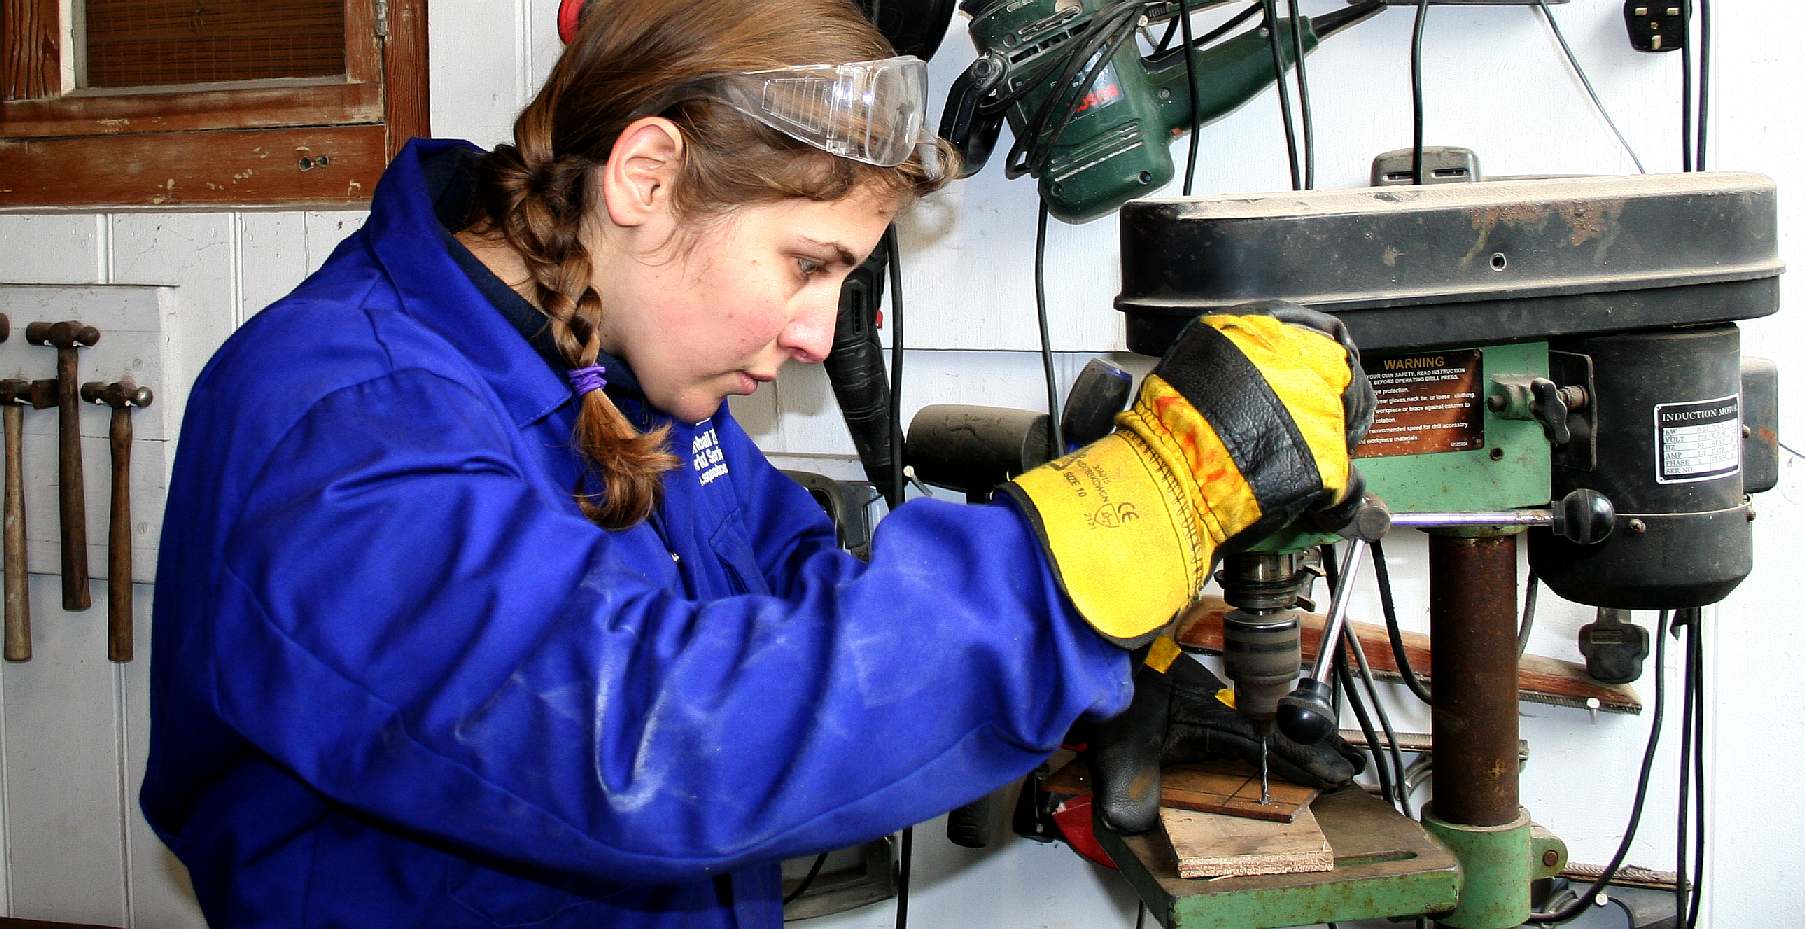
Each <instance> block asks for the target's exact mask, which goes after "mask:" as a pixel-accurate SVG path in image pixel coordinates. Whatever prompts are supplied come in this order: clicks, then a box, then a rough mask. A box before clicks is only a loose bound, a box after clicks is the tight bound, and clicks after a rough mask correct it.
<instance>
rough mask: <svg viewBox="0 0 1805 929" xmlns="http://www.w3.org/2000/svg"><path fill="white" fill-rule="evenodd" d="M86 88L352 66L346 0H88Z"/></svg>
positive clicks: (305, 73)
mask: <svg viewBox="0 0 1805 929" xmlns="http://www.w3.org/2000/svg"><path fill="white" fill-rule="evenodd" d="M85 5H86V10H85V15H86V27H87V37H86V47H85V52H86V68H87V71H86V79H85V80H84V81H83V85H84V86H87V87H142V86H147V85H153V84H198V83H202V82H206V81H253V80H263V79H266V78H277V77H325V76H330V75H335V74H343V73H344V72H345V4H344V0H87V2H86V4H85Z"/></svg>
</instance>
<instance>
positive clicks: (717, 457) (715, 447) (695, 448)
mask: <svg viewBox="0 0 1805 929" xmlns="http://www.w3.org/2000/svg"><path fill="white" fill-rule="evenodd" d="M689 463H690V466H691V467H693V468H695V469H696V478H697V480H699V481H700V482H701V484H702V486H704V487H707V486H708V484H709V483H710V482H711V481H713V480H714V479H715V478H717V477H724V476H726V474H727V459H726V457H725V456H724V455H722V454H721V443H720V442H719V441H717V440H716V439H715V436H714V430H713V429H709V430H707V431H704V432H698V433H696V438H695V440H694V441H692V442H690V444H689Z"/></svg>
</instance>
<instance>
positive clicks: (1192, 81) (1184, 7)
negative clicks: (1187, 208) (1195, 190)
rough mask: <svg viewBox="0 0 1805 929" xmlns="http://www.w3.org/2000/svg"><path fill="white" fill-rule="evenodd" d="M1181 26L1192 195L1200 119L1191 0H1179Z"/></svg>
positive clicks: (1187, 185)
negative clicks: (1192, 34) (1187, 109)
mask: <svg viewBox="0 0 1805 929" xmlns="http://www.w3.org/2000/svg"><path fill="white" fill-rule="evenodd" d="M1178 22H1179V28H1180V29H1182V30H1183V31H1184V37H1185V100H1186V101H1188V102H1189V103H1190V105H1191V139H1190V146H1189V148H1188V149H1187V151H1186V154H1185V183H1184V195H1185V196H1187V197H1189V196H1190V195H1191V181H1192V180H1193V179H1194V178H1196V176H1197V136H1198V135H1199V133H1198V131H1197V130H1198V127H1199V119H1200V117H1199V116H1198V113H1197V60H1196V56H1195V55H1193V54H1191V52H1192V50H1193V48H1192V46H1193V43H1194V42H1195V41H1196V40H1195V39H1194V38H1192V36H1191V0H1178Z"/></svg>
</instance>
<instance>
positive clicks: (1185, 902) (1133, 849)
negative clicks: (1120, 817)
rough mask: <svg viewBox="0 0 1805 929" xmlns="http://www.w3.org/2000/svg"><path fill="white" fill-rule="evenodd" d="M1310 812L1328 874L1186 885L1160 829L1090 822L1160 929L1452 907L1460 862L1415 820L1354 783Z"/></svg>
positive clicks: (1244, 927)
mask: <svg viewBox="0 0 1805 929" xmlns="http://www.w3.org/2000/svg"><path fill="white" fill-rule="evenodd" d="M1310 809H1311V811H1312V812H1313V813H1314V814H1315V816H1316V822H1317V824H1318V825H1319V826H1321V827H1322V832H1323V835H1324V836H1325V837H1326V838H1327V839H1328V841H1329V846H1330V847H1331V848H1332V849H1334V852H1335V868H1334V870H1331V871H1322V872H1318V873H1314V874H1260V875H1253V876H1249V877H1223V878H1215V879H1208V878H1200V879H1187V878H1181V877H1179V876H1178V866H1177V863H1176V862H1174V861H1173V858H1172V849H1171V846H1169V845H1168V844H1167V843H1166V839H1165V836H1164V835H1162V834H1160V833H1158V832H1152V833H1148V834H1147V835H1139V836H1121V835H1117V834H1116V833H1114V832H1111V831H1110V830H1108V829H1107V828H1105V827H1103V826H1102V825H1101V824H1097V825H1096V835H1097V840H1098V842H1100V843H1101V844H1102V846H1103V848H1104V850H1105V851H1107V852H1109V856H1110V858H1112V859H1113V860H1114V861H1115V863H1116V866H1117V867H1118V868H1120V869H1121V871H1122V876H1123V877H1126V878H1127V879H1128V882H1129V883H1130V884H1132V885H1133V886H1134V889H1135V892H1136V893H1137V894H1139V895H1140V898H1141V900H1142V902H1144V903H1145V904H1146V905H1147V909H1148V910H1149V911H1150V912H1152V913H1153V915H1154V918H1155V919H1158V920H1159V923H1160V925H1162V926H1165V927H1166V929H1264V927H1276V926H1307V925H1313V924H1316V923H1323V922H1331V921H1336V922H1339V921H1342V920H1354V919H1381V918H1384V917H1387V916H1396V915H1399V914H1415V913H1442V912H1447V911H1449V910H1452V909H1454V907H1455V905H1456V903H1457V902H1458V901H1459V899H1460V886H1461V872H1460V865H1459V863H1458V862H1456V861H1455V858H1454V854H1453V853H1452V852H1450V851H1448V849H1447V848H1446V847H1445V846H1444V845H1442V844H1441V843H1440V842H1438V841H1436V840H1435V839H1434V838H1432V837H1431V836H1430V835H1429V833H1428V832H1426V831H1425V830H1424V829H1423V827H1422V826H1420V825H1418V824H1417V823H1416V822H1415V821H1413V820H1410V819H1406V818H1404V817H1403V816H1402V815H1400V814H1399V813H1398V812H1397V811H1396V810H1393V809H1392V808H1391V806H1390V805H1389V804H1387V803H1385V802H1384V801H1382V800H1380V799H1378V798H1376V797H1373V796H1372V795H1370V794H1368V793H1367V792H1366V791H1364V790H1361V789H1359V788H1356V787H1348V788H1343V789H1341V790H1338V791H1335V792H1334V793H1328V794H1323V795H1322V796H1320V797H1318V798H1317V799H1316V801H1315V802H1314V803H1313V804H1311V806H1310Z"/></svg>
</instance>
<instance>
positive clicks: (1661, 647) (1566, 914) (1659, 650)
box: [1529, 611, 1667, 923]
mask: <svg viewBox="0 0 1805 929" xmlns="http://www.w3.org/2000/svg"><path fill="white" fill-rule="evenodd" d="M1666 661H1667V613H1666V611H1662V613H1661V615H1660V618H1659V619H1658V620H1656V622H1655V712H1654V716H1653V718H1651V719H1650V720H1649V726H1648V747H1647V748H1645V749H1643V751H1642V771H1641V774H1640V775H1639V776H1638V777H1637V780H1636V798H1635V800H1634V801H1633V802H1632V803H1631V804H1630V820H1629V825H1627V826H1626V827H1625V828H1624V830H1623V841H1622V842H1620V843H1619V844H1618V845H1617V853H1616V854H1614V855H1612V856H1611V861H1610V863H1609V864H1607V865H1605V868H1604V872H1603V873H1602V874H1600V875H1598V880H1597V881H1595V882H1593V884H1592V886H1590V887H1588V888H1586V892H1585V893H1583V894H1580V895H1579V897H1578V898H1577V899H1575V900H1573V901H1571V902H1569V903H1568V904H1567V905H1566V906H1564V907H1561V908H1560V909H1559V910H1557V911H1555V912H1552V913H1531V914H1529V922H1532V923H1564V922H1568V921H1569V920H1573V919H1577V918H1579V917H1580V916H1581V915H1582V914H1584V913H1586V912H1587V911H1588V910H1590V909H1592V907H1593V906H1594V905H1595V904H1596V903H1597V902H1598V895H1599V894H1600V893H1601V892H1603V890H1604V888H1605V887H1606V886H1608V885H1609V884H1610V883H1611V881H1612V880H1613V879H1614V878H1616V877H1617V869H1618V868H1620V867H1622V866H1623V859H1624V858H1625V857H1627V856H1628V855H1629V851H1630V845H1631V844H1632V843H1634V842H1635V841H1636V827H1637V826H1638V825H1640V824H1641V822H1642V805H1643V804H1644V803H1645V802H1647V800H1648V781H1649V774H1650V772H1652V771H1653V770H1654V766H1655V749H1656V748H1657V747H1658V746H1659V745H1660V744H1661V715H1662V709H1663V704H1664V702H1665V699H1664V698H1665V696H1666V694H1665V690H1666V686H1665V683H1664V682H1665V680H1666V677H1667V674H1666V667H1665V663H1666Z"/></svg>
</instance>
